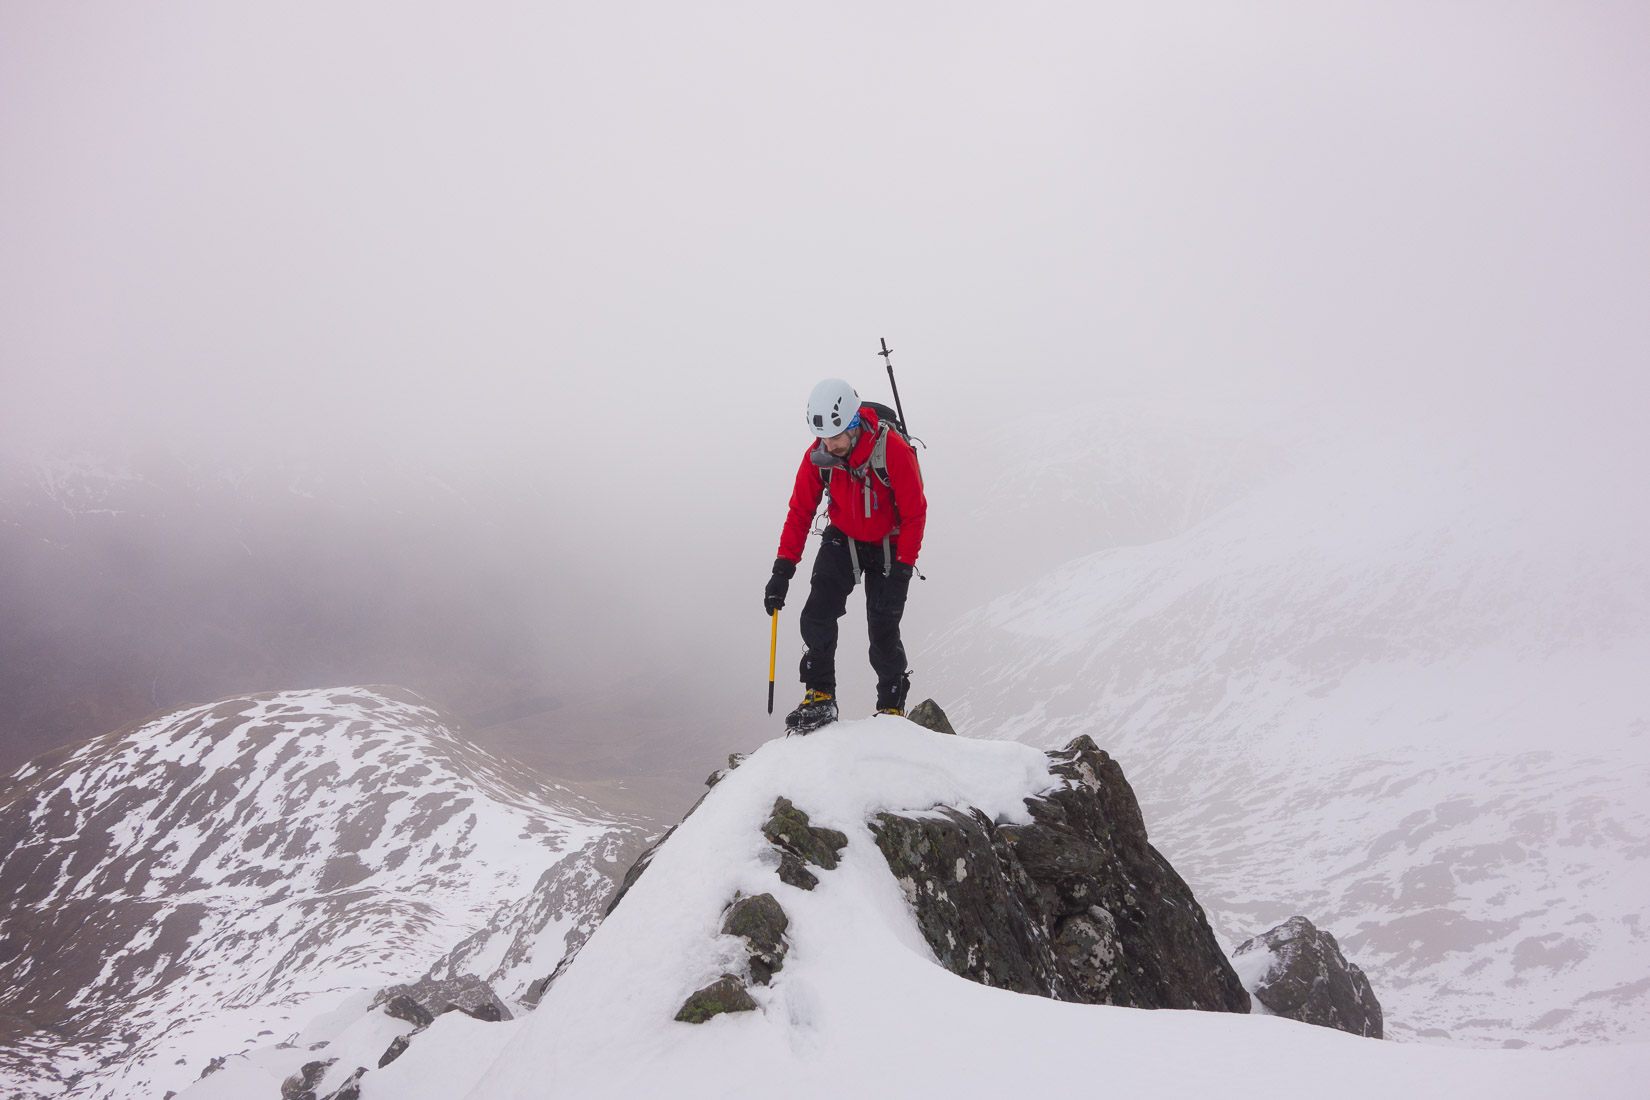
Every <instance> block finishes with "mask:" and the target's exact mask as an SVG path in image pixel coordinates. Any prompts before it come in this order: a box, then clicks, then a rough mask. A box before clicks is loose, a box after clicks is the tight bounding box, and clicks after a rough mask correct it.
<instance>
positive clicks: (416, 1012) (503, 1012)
mask: <svg viewBox="0 0 1650 1100" xmlns="http://www.w3.org/2000/svg"><path fill="white" fill-rule="evenodd" d="M380 1005H382V1006H383V1007H384V1011H385V1012H387V1013H389V1014H390V1015H391V1016H394V1017H395V1018H396V1019H398V1020H405V1021H407V1022H408V1023H410V1024H412V1025H414V1026H415V1027H427V1026H429V1024H430V1022H431V1021H432V1020H434V1019H435V1018H436V1017H437V1016H439V1015H441V1014H442V1013H443V1012H450V1011H452V1010H454V1009H457V1010H458V1011H460V1012H463V1013H465V1014H466V1015H469V1016H474V1017H475V1018H476V1019H478V1020H486V1021H488V1022H489V1023H497V1022H498V1021H500V1020H508V1019H510V1010H509V1009H508V1008H506V1007H504V1002H503V1001H501V1000H499V998H498V994H496V993H494V992H493V987H492V986H490V985H488V984H487V983H486V982H484V981H482V980H481V979H480V978H477V977H473V976H470V975H463V976H460V977H457V978H449V979H447V980H445V981H437V980H435V979H433V978H425V979H423V980H421V981H418V982H415V983H413V984H412V985H392V986H389V987H388V988H385V989H382V990H380V991H379V993H378V996H377V997H375V998H374V999H373V1002H372V1006H373V1007H374V1008H377V1007H378V1006H380Z"/></svg>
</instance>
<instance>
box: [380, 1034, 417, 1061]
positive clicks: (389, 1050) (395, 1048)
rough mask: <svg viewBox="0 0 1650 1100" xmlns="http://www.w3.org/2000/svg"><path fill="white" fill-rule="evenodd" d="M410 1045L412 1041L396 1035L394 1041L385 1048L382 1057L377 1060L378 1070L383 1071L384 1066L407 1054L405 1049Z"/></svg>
mask: <svg viewBox="0 0 1650 1100" xmlns="http://www.w3.org/2000/svg"><path fill="white" fill-rule="evenodd" d="M411 1045H412V1040H411V1039H410V1038H408V1037H407V1036H405V1035H397V1036H396V1037H395V1041H394V1042H392V1043H391V1044H390V1045H389V1046H388V1047H386V1048H385V1050H384V1056H383V1057H382V1058H379V1059H378V1068H379V1069H383V1068H384V1067H385V1066H387V1065H389V1064H390V1063H391V1062H393V1061H395V1060H396V1059H397V1058H399V1057H401V1056H402V1055H403V1054H405V1053H407V1048H408V1047H409V1046H411Z"/></svg>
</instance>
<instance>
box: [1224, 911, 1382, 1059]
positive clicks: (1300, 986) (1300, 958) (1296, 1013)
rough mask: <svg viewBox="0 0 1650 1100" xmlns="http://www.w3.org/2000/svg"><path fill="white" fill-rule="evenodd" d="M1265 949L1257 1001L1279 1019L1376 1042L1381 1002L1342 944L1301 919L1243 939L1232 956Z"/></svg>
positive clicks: (1290, 920) (1298, 918)
mask: <svg viewBox="0 0 1650 1100" xmlns="http://www.w3.org/2000/svg"><path fill="white" fill-rule="evenodd" d="M1257 951H1264V952H1266V953H1268V954H1269V955H1271V957H1272V962H1271V965H1270V966H1269V967H1267V969H1266V970H1265V972H1264V973H1263V974H1262V975H1261V978H1260V981H1259V983H1258V984H1257V985H1256V986H1255V990H1254V993H1255V997H1256V999H1258V1000H1259V1001H1260V1003H1261V1004H1263V1005H1265V1006H1266V1007H1267V1008H1268V1009H1269V1010H1271V1011H1272V1012H1273V1013H1274V1014H1276V1015H1278V1016H1286V1017H1288V1018H1289V1019H1291V1020H1299V1021H1301V1022H1302V1023H1307V1024H1318V1025H1320V1026H1323V1027H1332V1028H1337V1029H1339V1030H1341V1031H1346V1032H1350V1033H1351V1034H1353V1035H1366V1036H1368V1037H1370V1038H1372V1039H1379V1038H1381V1035H1382V1015H1381V1004H1380V1002H1379V1001H1377V1000H1376V999H1375V990H1374V988H1373V987H1371V986H1370V984H1369V979H1368V978H1367V977H1365V976H1364V972H1363V971H1362V970H1361V969H1359V967H1358V966H1357V965H1356V964H1355V963H1350V962H1348V961H1347V960H1346V956H1345V955H1343V954H1341V946H1340V944H1338V943H1336V942H1335V937H1334V936H1332V935H1330V934H1329V933H1328V932H1325V931H1323V930H1322V929H1319V928H1316V927H1314V926H1313V924H1312V922H1311V921H1309V920H1307V919H1306V918H1305V917H1290V918H1289V919H1288V920H1287V921H1285V922H1284V923H1282V924H1280V925H1278V926H1277V927H1276V928H1273V929H1272V930H1271V931H1268V932H1262V933H1261V934H1260V935H1258V936H1256V937H1254V938H1253V939H1250V940H1245V941H1244V942H1243V943H1242V944H1240V945H1239V946H1238V949H1237V950H1236V951H1234V952H1233V953H1232V954H1233V957H1238V956H1242V955H1249V954H1252V953H1254V952H1257Z"/></svg>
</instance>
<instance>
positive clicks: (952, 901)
mask: <svg viewBox="0 0 1650 1100" xmlns="http://www.w3.org/2000/svg"><path fill="white" fill-rule="evenodd" d="M871 832H872V833H873V834H874V835H875V836H876V838H877V847H879V848H881V849H882V854H883V856H884V857H885V858H886V859H887V860H888V866H889V868H891V869H892V870H893V872H894V877H895V878H896V879H898V880H899V884H900V888H901V889H902V890H904V891H905V900H906V901H907V902H909V903H910V905H911V908H912V910H913V911H914V912H915V913H916V916H917V924H918V925H919V926H920V927H921V928H922V934H923V937H924V938H925V939H927V940H928V944H929V946H930V947H932V948H933V949H934V954H935V956H936V957H937V958H938V959H939V961H940V963H941V964H942V965H943V966H944V967H945V968H946V969H947V970H950V971H951V972H952V973H954V974H961V975H962V976H963V977H965V978H971V979H973V980H974V981H977V982H980V983H982V984H984V985H991V986H996V987H998V988H1000V989H1012V990H1014V991H1016V992H1019V993H1038V994H1041V995H1043V996H1045V997H1055V998H1057V999H1059V1000H1071V999H1073V998H1071V997H1070V996H1069V995H1068V992H1069V991H1068V988H1067V987H1068V984H1069V983H1068V982H1067V981H1066V979H1065V977H1064V975H1062V974H1061V972H1060V967H1059V963H1058V961H1057V960H1056V959H1055V958H1054V953H1053V951H1052V950H1051V949H1050V947H1049V944H1048V937H1047V936H1046V935H1045V934H1044V933H1043V931H1042V929H1041V927H1040V925H1039V922H1038V917H1037V913H1036V910H1035V907H1034V906H1029V905H1028V904H1027V899H1028V896H1029V895H1030V894H1031V885H1030V882H1029V880H1027V879H1026V877H1025V874H1024V872H1023V871H1021V870H1020V869H1019V867H1018V865H1017V863H1016V862H1015V860H1014V856H1013V854H1012V853H1011V852H1009V851H1008V850H1007V848H1006V847H1003V846H1002V841H1001V837H1000V836H999V835H998V833H997V831H996V830H995V828H994V827H993V826H992V824H991V822H990V821H989V820H988V819H986V818H985V816H984V815H983V814H980V813H978V812H974V813H964V812H962V811H961V810H956V809H952V808H950V807H941V808H940V809H939V810H938V811H936V812H935V813H933V814H930V815H925V816H923V817H920V818H910V817H903V816H900V815H898V814H888V813H882V814H878V815H877V816H876V819H875V820H874V821H872V822H871ZM999 848H1001V850H1000V851H999Z"/></svg>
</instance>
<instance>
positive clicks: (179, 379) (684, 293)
mask: <svg viewBox="0 0 1650 1100" xmlns="http://www.w3.org/2000/svg"><path fill="white" fill-rule="evenodd" d="M881 337H887V338H888V339H889V341H890V343H891V344H892V345H893V346H894V348H895V349H896V351H897V354H896V356H895V363H896V365H897V366H898V368H899V370H900V372H901V373H900V382H901V394H902V396H903V397H904V399H905V404H906V406H907V411H908V413H909V415H910V418H911V421H912V424H913V427H914V428H915V429H916V430H917V432H918V434H919V435H922V436H924V437H925V438H926V439H927V440H928V442H929V443H930V444H931V445H932V446H933V448H934V450H933V452H932V456H933V457H932V459H931V461H932V462H933V463H935V465H933V466H930V467H929V468H930V469H931V470H940V471H942V472H943V470H944V468H945V464H946V463H947V462H956V463H960V462H961V461H962V460H963V459H964V458H965V457H967V458H972V459H973V460H975V461H982V460H983V459H984V458H985V457H986V456H980V455H976V454H972V453H971V448H972V447H973V445H974V443H975V441H976V440H978V439H980V438H983V436H984V433H985V432H986V431H987V430H988V429H989V428H990V427H991V425H992V424H993V423H995V422H997V421H998V420H999V419H1000V418H1001V417H1002V416H1003V414H1004V413H1007V412H1013V411H1023V410H1026V409H1037V410H1041V411H1042V412H1043V413H1044V415H1046V416H1048V417H1050V418H1051V419H1055V420H1058V419H1061V418H1063V417H1067V416H1068V415H1069V414H1068V410H1070V409H1074V408H1077V407H1079V405H1080V403H1081V402H1085V401H1099V402H1102V403H1120V402H1127V401H1131V400H1139V399H1143V398H1144V399H1149V400H1151V401H1154V402H1156V403H1157V404H1158V405H1159V406H1162V405H1164V404H1165V403H1167V405H1168V406H1170V407H1173V406H1174V404H1175V403H1176V402H1178V401H1185V402H1186V403H1187V407H1188V408H1190V407H1191V406H1192V405H1199V406H1207V405H1209V404H1211V403H1213V404H1216V405H1219V404H1222V403H1231V404H1232V405H1233V407H1239V406H1240V405H1241V406H1242V407H1256V408H1264V409H1270V410H1272V412H1273V414H1274V415H1276V414H1278V413H1279V412H1280V411H1281V412H1282V414H1284V415H1286V416H1296V417H1303V418H1308V419H1328V420H1334V419H1336V418H1343V417H1355V418H1358V419H1360V420H1362V421H1364V422H1367V424H1369V425H1374V426H1377V427H1379V426H1381V425H1383V424H1385V425H1401V426H1403V427H1404V428H1405V430H1414V431H1417V432H1420V433H1423V434H1426V433H1430V435H1431V436H1433V437H1437V438H1443V437H1448V436H1450V435H1452V434H1463V435H1481V436H1484V437H1486V438H1491V439H1496V440H1498V441H1499V442H1500V443H1502V444H1510V445H1511V448H1510V449H1514V450H1517V449H1530V450H1533V451H1535V452H1537V453H1539V454H1540V455H1541V456H1543V458H1542V461H1553V462H1558V463H1560V464H1561V465H1563V466H1564V468H1565V469H1566V470H1570V469H1572V468H1573V469H1574V470H1575V471H1579V472H1581V476H1582V477H1583V478H1585V479H1587V480H1588V481H1589V482H1590V483H1602V482H1601V479H1603V481H1608V482H1609V485H1610V487H1611V488H1612V491H1618V494H1619V495H1618V497H1617V498H1616V499H1617V500H1618V501H1619V502H1620V503H1621V506H1622V507H1623V508H1624V509H1631V510H1638V509H1642V505H1643V493H1642V486H1641V483H1640V476H1641V473H1642V470H1643V469H1644V465H1643V462H1644V459H1645V455H1646V447H1645V436H1646V432H1645V430H1644V427H1643V420H1644V409H1645V407H1646V403H1647V399H1650V383H1647V382H1646V380H1645V378H1646V368H1647V366H1650V6H1646V5H1644V4H1642V3H1638V2H1634V0H1621V2H1608V0H1595V2H1568V0H1567V2H1564V3H1558V2H1549V3H1521V2H1509V0H1494V2H1482V3H1478V2H1451V0H1445V2H1438V0H1427V2H1422V3H1401V2H1400V3H1394V2H1380V3H1368V4H1361V3H1265V2H1243V3H1226V2H1219V3H1203V4H1176V3H1141V4H1129V5H1124V4H1107V3H1081V4H1079V3H1069V4H1037V3H1014V4H1007V3H1003V4H984V3H888V2H879V3H874V4H873V3H865V4H859V3H854V4H845V3H825V4H812V5H800V4H775V3H748V4H728V3H695V4H662V3H661V4H636V3H603V4H571V3H464V4H456V3H455V4H429V3H403V2H398V3H347V2H345V3H340V2H335V0H328V2H326V3H308V2H300V3H291V2H287V3H280V4H275V3H264V2H251V0H247V2H241V3H234V4H221V3H207V2H202V3H169V2H149V3H143V4H126V3H80V4H63V3H47V2H31V0H0V438H3V440H4V446H5V447H6V448H7V449H9V450H12V451H14V452H17V451H21V452H25V453H40V452H43V451H51V450H62V449H65V448H74V447H87V446H90V447H94V448H100V449H105V450H116V451H118V450H119V449H120V448H123V447H129V446H134V445H138V446H142V445H148V444H153V443H160V444H163V445H165V446H169V447H178V448H185V449H189V448H195V449H202V450H211V449H213V448H230V449H233V448H240V447H245V446H249V445H252V446H267V447H269V448H270V449H271V450H273V451H275V452H279V453H285V452H289V451H298V452H307V453H310V454H319V455H324V456H329V457H330V460H333V461H340V462H349V461H358V460H360V459H361V456H363V455H369V454H370V455H372V456H374V458H375V459H383V458H387V459H389V460H391V461H393V462H403V463H412V464H418V463H428V464H430V465H433V466H437V467H442V466H446V467H453V468H462V469H467V470H469V471H471V472H479V473H483V474H487V473H496V474H497V475H498V476H499V477H501V478H503V477H506V476H507V475H508V474H509V472H510V471H512V470H514V469H517V468H519V467H520V466H521V465H523V464H526V465H528V466H530V467H532V468H535V469H540V470H543V469H546V468H548V469H550V470H551V471H552V472H553V477H555V478H556V479H559V480H561V481H562V483H563V492H564V496H565V498H566V499H565V500H563V501H561V502H560V504H558V505H556V507H558V508H560V509H562V510H561V511H560V512H559V513H558V515H557V522H558V523H561V524H563V525H566V526H570V527H572V528H575V529H585V530H588V531H589V532H590V536H591V540H592V543H593V544H594V545H596V546H599V547H601V550H602V553H603V554H604V555H605V556H607V557H610V558H611V559H612V561H611V562H610V563H609V564H610V566H611V567H612V568H614V569H616V570H618V571H619V575H620V576H621V577H623V575H624V571H625V570H630V571H631V573H632V575H636V574H639V573H640V571H641V570H643V569H646V570H648V571H650V575H651V576H652V577H653V579H652V580H650V581H649V582H647V583H648V584H652V585H654V586H655V587H654V588H651V589H648V590H647V591H648V592H650V593H653V594H654V595H657V596H658V597H659V598H661V599H662V598H663V597H664V595H665V594H666V593H670V592H675V593H678V594H679V593H681V592H683V591H692V590H693V582H696V581H701V580H702V581H703V582H704V584H705V586H706V587H705V589H704V591H706V592H710V593H713V594H714V596H715V598H716V599H717V600H718V601H721V602H728V601H735V600H744V601H745V602H746V603H748V604H749V605H750V608H751V609H752V614H755V613H756V612H755V611H754V608H755V607H756V601H757V599H758V598H759V595H758V593H759V589H760V585H761V582H762V579H763V577H764V576H765V574H766V570H767V565H768V563H769V562H770V561H771V558H772V554H773V547H774V545H775V544H776V542H777V537H778V528H779V521H780V519H781V518H782V515H783V508H784V498H785V495H786V493H787V492H788V486H789V482H790V479H791V477H792V476H793V474H794V470H795V463H796V461H797V459H798V458H799V457H800V454H801V451H802V448H803V447H804V446H805V445H806V443H807V441H808V438H809V437H808V436H807V434H806V432H805V430H804V429H803V426H802V422H801V412H802V405H803V401H804V398H805V396H806V394H807V392H808V390H809V389H810V388H811V387H812V386H813V384H814V383H815V382H816V381H817V380H818V379H819V378H821V377H824V376H828V375H841V376H844V377H847V378H848V379H849V380H850V381H852V382H854V383H855V384H856V385H858V386H859V388H860V390H861V392H862V394H864V395H866V396H868V397H874V398H879V399H882V400H887V399H888V397H889V395H888V393H887V389H886V383H885V380H884V379H883V377H882V375H881V374H880V366H881V364H880V361H879V360H878V359H877V357H876V356H875V355H874V351H875V349H876V347H877V341H878V339H879V338H881ZM1035 444H1036V440H1034V439H1028V440H1027V441H1026V445H1027V446H1035ZM931 476H932V475H931ZM946 481H948V482H949V485H947V484H946V483H945V482H946ZM946 494H950V504H949V505H948V507H950V508H951V511H950V512H949V513H948V514H949V515H951V516H953V517H955V516H956V515H958V514H960V507H959V506H960V505H961V504H962V503H964V502H965V500H966V498H967V494H968V488H967V485H966V484H964V478H963V477H962V476H961V475H960V474H959V475H957V476H954V477H950V478H948V479H942V483H941V484H940V485H938V486H937V487H936V500H941V501H943V500H944V499H945V496H946ZM569 501H571V502H572V503H571V504H570V503H569ZM537 504H538V502H535V501H528V502H525V504H524V506H525V507H535V506H537ZM934 531H935V532H936V533H937V534H938V535H942V536H943V537H944V538H947V539H950V540H956V539H960V538H963V537H965V536H966V535H967V533H966V532H962V531H960V530H958V529H957V528H956V527H952V528H950V529H949V530H946V529H945V527H944V526H943V525H942V524H940V523H939V522H938V521H936V524H935V527H934ZM990 534H996V533H995V532H992V533H990ZM684 547H686V548H688V549H685V550H684V549H683V548H684ZM671 555H680V556H681V557H680V560H682V561H685V562H687V563H688V564H687V566H686V567H685V575H684V572H682V571H678V572H677V573H675V574H671V573H670V572H669V568H668V566H669V563H670V562H671V560H672V558H671ZM707 562H709V563H714V565H713V566H712V565H707V564H706V563H707ZM661 566H664V567H665V569H664V575H663V577H662V578H661V577H660V575H659V574H660V572H661ZM724 573H725V576H724ZM713 574H714V575H713ZM1024 579H1025V580H1030V579H1031V577H1029V576H1028V577H1026V578H1024ZM609 583H614V584H616V585H617V586H618V588H619V589H622V594H623V595H624V597H625V598H630V597H633V596H634V594H635V592H636V591H638V590H640V588H642V587H645V586H643V585H640V584H639V583H638V584H631V583H629V581H626V580H620V581H616V582H615V581H610V582H609ZM616 598H618V597H616ZM963 602H964V603H965V604H966V602H967V601H963ZM688 606H689V615H690V620H689V622H690V623H691V619H692V617H702V615H703V604H699V605H693V604H689V605H688ZM683 629H686V630H691V625H685V626H683ZM765 641H766V639H765V638H758V639H757V640H756V641H755V642H753V643H752V650H753V653H754V652H755V650H756V648H757V646H758V645H759V644H760V645H761V647H762V648H763V649H765ZM762 656H765V653H764V654H762ZM269 686H270V687H280V686H284V685H269Z"/></svg>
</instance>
